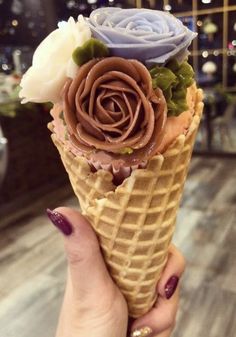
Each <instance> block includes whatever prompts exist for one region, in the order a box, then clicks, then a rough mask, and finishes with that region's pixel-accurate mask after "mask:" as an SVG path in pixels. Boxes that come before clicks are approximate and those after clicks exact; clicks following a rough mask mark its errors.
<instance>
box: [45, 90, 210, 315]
mask: <svg viewBox="0 0 236 337" xmlns="http://www.w3.org/2000/svg"><path fill="white" fill-rule="evenodd" d="M194 105H195V108H194V110H195V114H194V117H193V120H192V123H191V126H190V128H189V130H188V133H187V134H186V135H180V136H179V137H178V138H177V139H176V141H174V143H172V144H171V145H170V146H169V147H168V149H167V150H166V151H165V152H164V153H163V154H162V155H156V156H155V157H153V158H152V159H151V160H150V161H149V162H148V166H147V167H146V168H145V169H137V170H134V171H133V172H132V174H131V176H130V177H129V178H127V179H126V180H125V181H124V182H123V183H122V184H121V185H119V186H118V187H117V186H114V185H113V183H112V179H113V176H112V174H111V173H110V172H108V171H105V170H99V171H97V172H96V173H93V172H91V170H90V166H89V164H88V163H87V161H86V160H85V159H84V158H82V157H80V156H74V155H73V154H72V153H71V152H70V151H69V150H68V149H66V148H65V147H64V145H63V144H62V143H61V142H60V140H59V139H58V138H57V136H56V134H54V133H52V139H53V142H54V144H55V145H56V147H57V148H58V151H59V152H60V155H61V159H62V161H63V164H64V166H65V168H66V171H67V173H68V175H69V178H70V182H71V184H72V187H73V189H74V192H75V194H76V196H77V197H78V199H79V202H80V206H81V209H82V212H83V214H84V215H85V216H86V217H87V219H88V220H89V221H90V223H91V225H92V226H93V228H94V230H95V231H96V233H97V235H98V238H99V241H100V245H101V249H102V252H103V255H104V258H105V261H106V263H107V266H108V269H109V272H110V274H111V276H112V278H113V279H114V280H115V282H116V283H117V285H118V286H119V288H120V290H121V291H122V293H123V294H124V296H125V298H126V300H127V303H128V307H129V314H130V316H132V317H138V316H140V315H143V314H144V313H146V312H147V311H148V310H149V309H150V308H151V307H152V305H153V304H154V302H155V301H156V297H157V295H156V291H155V289H156V284H157V282H158V280H159V278H160V276H161V273H162V270H163V268H164V266H165V263H166V259H167V254H168V247H169V245H170V242H171V239H172V235H173V232H174V226H175V221H176V214H177V210H178V207H179V202H180V199H181V195H182V191H183V186H184V182H185V179H186V175H187V171H188V167H189V163H190V159H191V154H192V150H193V146H194V142H195V137H196V133H197V129H198V126H199V123H200V119H201V114H202V109H203V103H202V92H201V90H199V89H198V90H197V89H195V92H194ZM49 128H50V129H51V130H52V129H53V126H52V124H51V125H50V126H49ZM52 131H53V130H52Z"/></svg>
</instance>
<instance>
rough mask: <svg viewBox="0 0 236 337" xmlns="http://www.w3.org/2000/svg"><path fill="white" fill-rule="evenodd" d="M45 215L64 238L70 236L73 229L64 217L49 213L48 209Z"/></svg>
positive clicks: (54, 212)
mask: <svg viewBox="0 0 236 337" xmlns="http://www.w3.org/2000/svg"><path fill="white" fill-rule="evenodd" d="M47 215H48V217H49V219H50V220H51V222H52V223H53V224H54V225H55V226H56V227H57V228H58V229H59V230H60V231H61V232H62V233H63V234H64V235H66V236H68V235H71V233H72V232H73V228H72V226H71V224H70V223H69V221H68V220H67V219H66V218H65V217H64V215H62V214H60V213H59V212H56V211H51V210H50V209H49V208H48V209H47Z"/></svg>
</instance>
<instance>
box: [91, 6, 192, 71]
mask: <svg viewBox="0 0 236 337" xmlns="http://www.w3.org/2000/svg"><path fill="white" fill-rule="evenodd" d="M89 24H90V28H91V30H92V34H93V36H94V37H95V38H97V39H99V40H101V41H103V42H104V43H105V44H106V45H107V47H108V48H109V50H110V53H111V55H114V56H120V57H124V58H129V59H132V58H135V59H137V60H139V61H142V62H145V64H146V65H152V64H163V63H165V62H167V61H168V60H169V59H171V58H173V57H175V58H178V59H180V58H184V57H185V56H186V53H187V49H188V47H189V45H190V44H191V42H192V40H193V39H194V38H195V37H196V35H197V34H196V33H194V32H192V31H190V30H189V29H188V28H187V27H185V26H184V25H183V24H182V22H181V21H180V20H178V19H177V18H175V17H174V16H173V15H171V14H169V13H165V12H161V11H154V10H148V9H136V8H133V9H121V8H100V9H97V10H95V11H93V12H92V13H91V15H90V17H89Z"/></svg>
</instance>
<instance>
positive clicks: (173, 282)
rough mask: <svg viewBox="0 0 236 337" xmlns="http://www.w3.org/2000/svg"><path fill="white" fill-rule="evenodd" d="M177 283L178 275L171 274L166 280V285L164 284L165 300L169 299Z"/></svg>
mask: <svg viewBox="0 0 236 337" xmlns="http://www.w3.org/2000/svg"><path fill="white" fill-rule="evenodd" d="M178 283H179V278H178V276H172V277H171V278H169V280H168V281H167V283H166V286H165V293H166V298H167V300H169V299H170V298H171V297H172V295H173V294H174V292H175V290H176V288H177V285H178Z"/></svg>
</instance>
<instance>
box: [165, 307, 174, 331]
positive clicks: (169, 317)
mask: <svg viewBox="0 0 236 337" xmlns="http://www.w3.org/2000/svg"><path fill="white" fill-rule="evenodd" d="M175 323H176V317H175V314H174V313H173V312H172V311H169V312H168V313H167V314H166V328H168V329H170V328H174V326H175Z"/></svg>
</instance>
